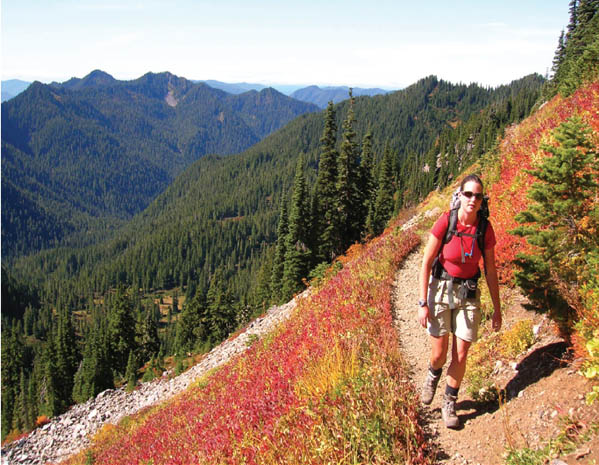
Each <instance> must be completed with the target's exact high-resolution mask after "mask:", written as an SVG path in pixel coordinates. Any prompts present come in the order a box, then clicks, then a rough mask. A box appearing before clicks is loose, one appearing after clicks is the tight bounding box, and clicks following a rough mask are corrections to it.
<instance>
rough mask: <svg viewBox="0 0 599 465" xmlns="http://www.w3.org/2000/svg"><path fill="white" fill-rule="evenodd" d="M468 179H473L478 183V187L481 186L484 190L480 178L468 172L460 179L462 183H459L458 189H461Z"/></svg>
mask: <svg viewBox="0 0 599 465" xmlns="http://www.w3.org/2000/svg"><path fill="white" fill-rule="evenodd" d="M470 181H474V182H475V183H477V184H480V187H482V188H483V190H484V186H483V182H482V181H481V180H480V178H479V177H478V176H477V175H476V174H469V175H468V176H466V177H465V178H464V179H462V183H461V184H460V191H463V190H464V186H465V185H466V183H467V182H470Z"/></svg>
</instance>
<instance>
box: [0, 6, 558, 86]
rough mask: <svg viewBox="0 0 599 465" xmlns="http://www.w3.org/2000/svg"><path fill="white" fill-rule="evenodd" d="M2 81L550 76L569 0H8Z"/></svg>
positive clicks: (490, 81)
mask: <svg viewBox="0 0 599 465" xmlns="http://www.w3.org/2000/svg"><path fill="white" fill-rule="evenodd" d="M1 14H2V79H3V80H6V79H13V78H17V79H23V80H27V81H32V80H39V81H42V82H50V81H64V80H67V79H69V78H71V77H83V76H85V75H86V74H88V73H89V72H90V71H92V70H94V69H101V70H103V71H106V72H107V73H109V74H111V75H113V76H114V77H115V78H117V79H135V78H137V77H139V76H141V75H143V74H145V73H146V72H148V71H152V72H162V71H170V72H172V73H174V74H176V75H178V76H182V77H185V78H188V79H216V80H220V81H225V82H242V81H245V82H253V83H263V84H274V83H278V84H299V85H308V84H318V85H348V86H354V87H384V88H389V89H396V88H401V87H405V86H406V85H409V84H411V83H413V82H415V81H417V80H418V79H420V78H422V77H425V76H427V75H430V74H436V75H437V76H438V77H440V78H442V79H446V80H449V81H451V82H454V83H457V82H463V83H470V82H476V83H479V84H482V85H488V86H496V85H499V84H504V83H509V82H510V81H512V80H514V79H518V78H520V77H522V76H524V75H526V74H530V73H533V72H538V73H540V74H545V72H546V71H547V69H548V68H549V67H550V66H551V60H552V58H553V53H554V51H555V48H556V46H557V41H558V37H559V34H560V31H561V30H562V29H563V28H565V26H566V25H567V22H568V0H560V1H556V0H519V1H513V0H503V1H497V0H495V1H488V2H487V1H481V0H479V1H459V0H457V1H452V2H448V1H432V0H429V1H409V2H407V1H403V0H380V1H379V0H370V1H354V0H344V1H337V0H333V1H327V0H320V1H316V0H303V1H301V0H295V1H293V2H291V1H286V0H278V1H274V0H272V1H271V0H255V1H249V0H246V1H242V0H217V1H212V0H198V1H193V0H172V1H163V0H160V1H159V0H144V1H140V0H2V5H1Z"/></svg>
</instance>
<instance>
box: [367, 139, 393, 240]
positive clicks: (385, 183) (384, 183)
mask: <svg viewBox="0 0 599 465" xmlns="http://www.w3.org/2000/svg"><path fill="white" fill-rule="evenodd" d="M378 181H379V182H378V187H377V192H376V200H375V203H374V221H373V225H372V231H373V234H375V235H379V234H381V233H382V232H383V230H384V229H385V225H386V224H387V221H389V219H390V218H391V214H392V213H393V193H394V188H393V154H392V152H391V150H390V149H389V146H388V145H387V146H386V147H385V152H384V155H383V159H382V161H381V166H380V170H379V180H378Z"/></svg>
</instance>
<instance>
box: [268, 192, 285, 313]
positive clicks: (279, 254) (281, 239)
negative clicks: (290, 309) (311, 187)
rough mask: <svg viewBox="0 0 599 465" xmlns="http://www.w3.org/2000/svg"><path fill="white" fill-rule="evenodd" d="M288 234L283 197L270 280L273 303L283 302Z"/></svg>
mask: <svg viewBox="0 0 599 465" xmlns="http://www.w3.org/2000/svg"><path fill="white" fill-rule="evenodd" d="M288 233H289V222H288V218H287V197H286V196H285V195H283V196H282V198H281V213H280V215H279V227H278V229H277V243H276V246H275V256H274V259H273V264H272V272H271V278H270V289H271V299H272V301H273V302H274V303H281V302H282V300H283V271H284V269H285V255H286V253H287V249H286V247H287V234H288Z"/></svg>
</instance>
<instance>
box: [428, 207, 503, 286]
mask: <svg viewBox="0 0 599 465" xmlns="http://www.w3.org/2000/svg"><path fill="white" fill-rule="evenodd" d="M477 225H478V220H477V221H476V224H475V225H473V226H463V225H461V224H460V222H459V221H458V224H457V230H458V232H462V233H466V234H475V233H476V226H477ZM448 226H449V212H445V213H444V214H443V215H441V217H440V218H439V219H438V220H437V222H436V223H435V225H434V226H433V229H431V233H432V234H433V236H435V237H436V238H437V239H441V240H443V238H444V237H445V232H446V231H447V228H448ZM496 242H497V241H496V240H495V231H493V227H492V226H491V223H490V222H489V224H488V226H487V231H486V233H485V249H491V248H493V247H495V243H496ZM460 244H461V246H460ZM462 247H463V249H464V254H466V253H468V254H469V253H470V251H472V256H471V257H470V256H468V257H465V259H466V263H462ZM481 258H482V253H481V251H480V249H479V247H478V242H477V241H476V239H475V238H474V237H468V236H461V237H458V236H456V235H453V236H452V238H451V240H450V241H449V242H448V243H447V244H443V247H442V250H441V256H440V257H439V261H440V262H441V265H443V268H445V271H447V272H448V273H449V274H450V275H451V276H454V277H456V278H471V277H472V276H474V275H475V274H476V273H477V271H478V263H479V262H480V259H481Z"/></svg>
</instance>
